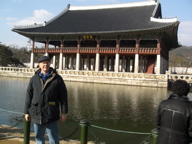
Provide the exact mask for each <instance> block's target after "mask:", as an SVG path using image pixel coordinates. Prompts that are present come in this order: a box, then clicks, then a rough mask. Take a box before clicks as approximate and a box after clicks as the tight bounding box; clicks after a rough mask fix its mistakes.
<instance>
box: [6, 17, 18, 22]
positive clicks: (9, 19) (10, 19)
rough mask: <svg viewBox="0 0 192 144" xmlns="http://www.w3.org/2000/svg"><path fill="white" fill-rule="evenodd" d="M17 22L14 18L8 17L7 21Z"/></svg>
mask: <svg viewBox="0 0 192 144" xmlns="http://www.w3.org/2000/svg"><path fill="white" fill-rule="evenodd" d="M16 20H17V18H13V17H7V18H6V21H16Z"/></svg>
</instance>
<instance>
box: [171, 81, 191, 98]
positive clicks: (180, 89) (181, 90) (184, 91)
mask: <svg viewBox="0 0 192 144" xmlns="http://www.w3.org/2000/svg"><path fill="white" fill-rule="evenodd" d="M171 90H172V91H173V93H175V94H177V95H178V96H183V95H185V96H186V95H188V93H189V90H190V85H189V84H188V83H187V82H186V81H184V80H176V81H175V82H173V84H172V86H171Z"/></svg>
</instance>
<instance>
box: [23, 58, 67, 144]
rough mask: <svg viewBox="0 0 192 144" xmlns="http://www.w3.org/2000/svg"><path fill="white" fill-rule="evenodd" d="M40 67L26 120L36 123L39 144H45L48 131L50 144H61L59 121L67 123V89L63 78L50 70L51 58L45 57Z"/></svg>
mask: <svg viewBox="0 0 192 144" xmlns="http://www.w3.org/2000/svg"><path fill="white" fill-rule="evenodd" d="M38 66H39V69H38V70H37V71H36V72H35V75H34V76H33V77H32V78H31V79H30V82H29V85H28V88H27V95H26V101H25V119H26V121H31V122H33V123H34V131H35V139H36V142H37V144H44V143H45V139H44V135H45V131H46V132H47V134H48V138H49V143H50V144H59V135H58V127H57V121H58V119H60V120H61V122H64V121H65V120H66V114H67V113H68V101H67V89H66V86H65V83H64V81H63V79H62V77H61V76H60V75H59V74H57V72H56V70H54V69H53V68H51V67H50V58H49V57H47V56H41V57H40V58H39V59H38ZM60 111H61V115H60Z"/></svg>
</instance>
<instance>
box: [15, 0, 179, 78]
mask: <svg viewBox="0 0 192 144" xmlns="http://www.w3.org/2000/svg"><path fill="white" fill-rule="evenodd" d="M178 26H179V21H178V20H177V18H163V16H162V9H161V4H160V3H159V1H158V0H148V1H142V2H135V3H124V4H109V5H98V6H71V5H68V6H67V7H66V8H65V9H64V10H63V11H62V12H61V13H60V14H58V15H57V16H55V17H54V18H52V19H51V20H49V21H45V22H44V23H43V24H36V23H35V24H34V25H27V26H15V27H14V28H13V29H12V31H14V32H16V33H18V34H21V35H23V36H25V37H27V38H30V39H31V40H32V53H31V68H33V67H34V53H42V54H45V55H48V56H50V57H51V58H52V59H53V66H54V67H55V68H57V69H60V70H76V71H82V70H83V71H95V72H99V71H103V72H106V71H112V72H117V73H118V72H130V73H149V74H165V73H166V71H167V70H168V61H169V51H170V50H171V49H174V48H177V47H178V46H179V44H178V39H177V32H178ZM36 43H42V44H44V47H37V46H35V44H36Z"/></svg>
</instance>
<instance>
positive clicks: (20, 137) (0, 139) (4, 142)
mask: <svg viewBox="0 0 192 144" xmlns="http://www.w3.org/2000/svg"><path fill="white" fill-rule="evenodd" d="M23 133H24V130H23V129H20V128H17V127H10V126H8V125H2V124H0V143H1V144H10V143H14V144H23V141H24V134H23ZM45 139H46V142H45V144H48V138H47V136H45ZM30 144H36V142H35V137H34V133H33V132H31V133H30ZM60 144H80V141H77V140H60ZM88 144H94V143H93V142H88Z"/></svg>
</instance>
